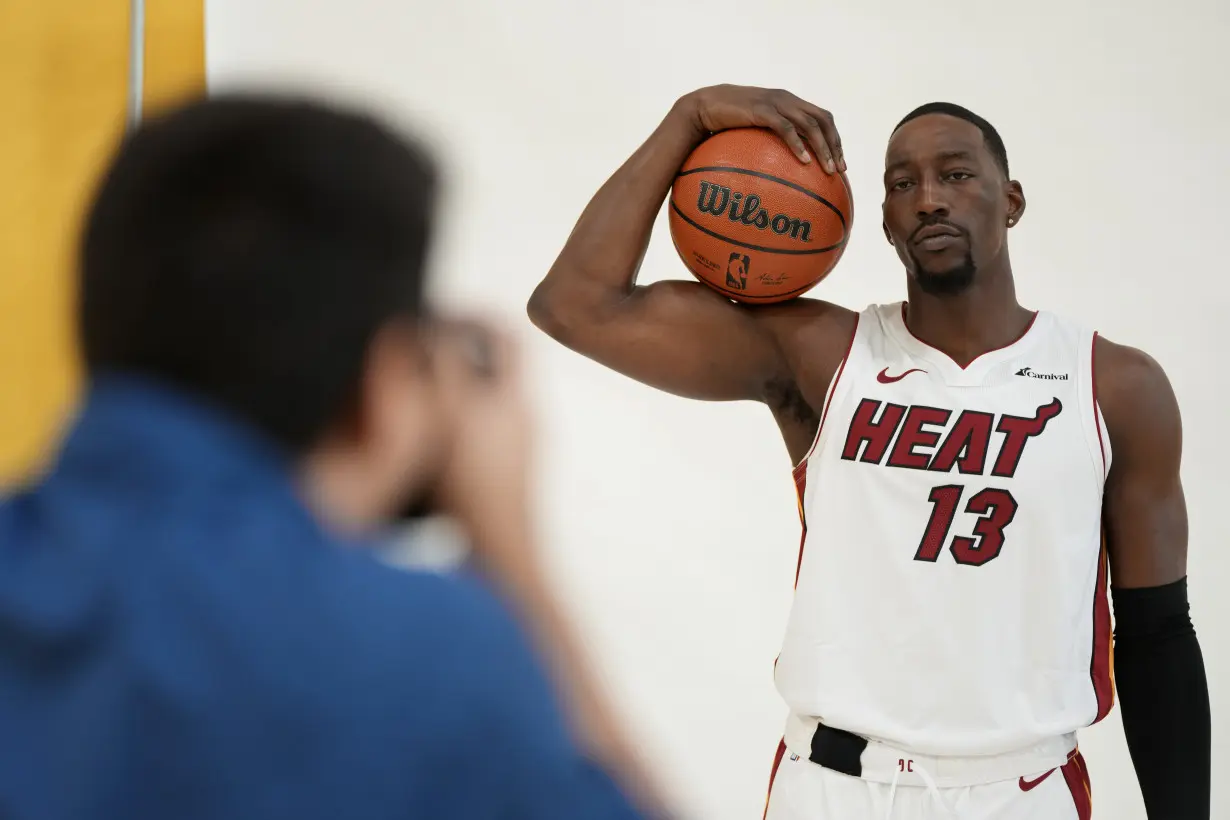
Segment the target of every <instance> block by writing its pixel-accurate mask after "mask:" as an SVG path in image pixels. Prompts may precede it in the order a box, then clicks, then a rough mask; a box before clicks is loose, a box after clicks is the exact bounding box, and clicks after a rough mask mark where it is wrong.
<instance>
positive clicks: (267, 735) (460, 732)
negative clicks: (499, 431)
mask: <svg viewBox="0 0 1230 820" xmlns="http://www.w3.org/2000/svg"><path fill="white" fill-rule="evenodd" d="M359 546H360V545H357V544H347V543H343V542H341V541H339V540H338V539H337V538H336V537H334V536H332V535H330V534H328V533H326V532H325V531H324V530H323V529H322V528H321V527H320V526H318V524H317V523H316V521H315V520H313V518H312V517H311V516H310V515H309V514H308V512H307V510H306V509H305V508H304V506H303V505H302V504H301V503H300V501H299V500H298V498H297V497H296V494H295V491H294V488H293V486H292V483H291V476H290V473H289V470H288V468H287V465H286V464H285V463H284V461H283V459H281V458H280V457H279V456H278V455H277V454H276V453H275V451H274V449H273V448H272V447H270V446H269V445H267V444H266V443H265V442H264V441H263V440H262V439H261V438H260V437H258V436H257V435H255V434H253V433H250V432H249V431H247V430H246V429H245V428H244V427H243V426H242V425H239V424H235V423H233V422H232V421H230V420H228V419H226V418H224V417H223V416H222V415H221V414H218V413H214V412H212V411H211V410H208V409H206V408H205V407H204V406H202V405H201V404H199V403H196V402H194V401H191V400H189V399H187V398H186V397H184V396H181V395H179V394H177V393H175V392H174V391H170V390H167V389H164V388H160V387H156V386H154V385H152V384H148V383H143V382H141V381H140V380H135V379H125V378H115V377H111V378H107V379H103V380H100V381H98V382H97V383H96V384H95V385H93V386H92V387H91V389H90V391H89V393H88V395H87V397H86V401H85V403H84V406H83V408H82V412H81V413H80V415H79V416H78V418H77V419H76V420H75V422H74V424H73V426H72V428H71V429H70V431H69V435H68V436H67V439H66V442H65V444H64V446H63V448H62V450H61V452H60V453H59V455H58V458H57V459H56V461H55V462H54V464H53V465H52V468H51V470H50V471H49V473H48V475H47V476H46V477H45V479H43V480H42V481H41V482H40V483H38V484H37V485H35V486H33V487H31V488H30V489H28V490H25V491H23V492H21V493H19V494H17V495H14V496H11V497H7V498H3V499H0V817H3V818H5V820H70V818H71V820H108V819H109V818H115V820H140V819H141V818H156V820H193V818H219V819H221V818H225V820H246V819H247V818H287V819H288V820H311V819H312V818H321V819H322V820H324V819H325V818H327V820H366V818H371V820H376V818H381V820H383V819H384V818H424V820H425V819H426V818H450V819H451V820H469V818H475V819H476V820H477V818H497V817H498V818H509V820H512V819H513V818H562V819H563V818H566V820H581V819H582V818H629V817H633V816H634V813H633V810H632V809H631V808H630V807H629V806H628V804H627V803H626V802H625V800H624V798H623V797H622V796H621V795H620V793H619V792H618V791H617V790H616V788H615V787H614V786H613V784H612V783H611V782H610V780H608V779H607V778H606V777H605V776H604V774H603V773H602V772H601V771H600V770H599V769H597V768H596V767H595V766H593V765H591V764H590V763H589V762H587V761H586V760H585V759H584V758H583V757H582V756H581V755H580V754H579V753H578V751H577V750H576V749H575V748H574V747H573V745H572V744H571V743H570V740H569V738H568V737H567V735H566V732H565V728H564V726H563V722H562V719H561V716H560V714H559V712H558V711H557V708H556V705H555V703H554V702H553V696H552V692H551V689H550V686H549V684H548V681H547V679H546V677H545V675H544V674H543V671H542V669H541V668H540V666H539V664H538V661H537V659H536V658H535V657H534V656H533V655H532V653H531V651H530V649H529V647H528V644H527V641H526V640H525V638H524V637H523V635H522V634H521V633H520V632H519V630H518V628H517V627H516V626H515V625H514V623H513V622H512V620H511V619H510V617H509V614H508V612H507V611H506V610H505V609H504V608H503V607H502V605H501V604H500V603H499V602H498V601H497V600H496V599H495V598H494V597H493V595H492V594H491V593H490V592H489V591H488V590H487V589H486V588H484V586H482V585H481V584H480V583H478V582H477V581H476V580H474V579H469V578H466V577H464V576H460V575H454V576H447V575H439V574H430V573H414V572H406V571H403V570H399V569H394V568H391V567H387V566H385V565H382V564H381V563H379V562H378V561H377V560H375V559H374V558H373V557H372V556H371V554H370V553H369V552H367V551H365V550H363V549H361V548H359Z"/></svg>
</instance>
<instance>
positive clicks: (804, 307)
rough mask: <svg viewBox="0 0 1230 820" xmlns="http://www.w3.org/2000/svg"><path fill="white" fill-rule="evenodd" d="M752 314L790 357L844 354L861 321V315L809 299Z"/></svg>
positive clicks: (759, 308)
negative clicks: (831, 353)
mask: <svg viewBox="0 0 1230 820" xmlns="http://www.w3.org/2000/svg"><path fill="white" fill-rule="evenodd" d="M748 310H749V311H750V312H751V313H752V315H753V316H754V317H755V319H756V320H757V322H758V323H759V324H760V325H761V326H762V327H764V328H766V329H767V330H768V331H769V332H770V333H771V334H772V336H773V337H774V339H775V340H776V341H777V343H778V345H779V346H780V347H781V348H782V350H783V351H784V352H786V353H787V355H788V356H790V355H791V354H799V353H803V352H806V353H807V354H808V357H809V358H810V357H814V356H816V355H817V354H819V355H821V356H823V355H824V352H825V351H829V350H831V351H832V352H833V353H836V354H838V355H841V354H844V351H845V349H846V348H847V347H848V345H849V342H850V338H851V336H852V335H853V334H854V330H855V327H856V326H857V325H858V321H859V312H858V311H854V310H851V309H850V308H847V307H843V306H842V305H838V304H835V303H833V302H828V301H825V300H823V299H809V298H806V297H800V298H798V299H791V300H790V301H788V302H780V303H777V304H771V305H758V306H754V307H749V308H748Z"/></svg>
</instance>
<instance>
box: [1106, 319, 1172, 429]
mask: <svg viewBox="0 0 1230 820" xmlns="http://www.w3.org/2000/svg"><path fill="white" fill-rule="evenodd" d="M1093 379H1094V390H1095V391H1096V395H1097V402H1098V406H1099V408H1100V409H1101V411H1102V415H1103V416H1104V417H1105V418H1106V430H1107V433H1108V434H1109V435H1110V437H1111V441H1112V443H1114V444H1115V445H1116V446H1117V447H1119V448H1120V449H1122V446H1123V443H1124V442H1125V441H1126V440H1128V439H1134V438H1142V437H1146V438H1151V437H1153V435H1154V434H1157V433H1161V434H1162V435H1164V436H1165V437H1167V438H1169V437H1171V436H1172V435H1173V432H1176V431H1177V430H1178V429H1179V427H1180V424H1181V422H1180V418H1179V406H1178V400H1177V398H1176V397H1175V393H1174V388H1173V386H1172V385H1171V383H1170V378H1169V377H1168V376H1167V375H1166V371H1165V369H1164V368H1163V367H1162V365H1161V364H1160V363H1158V361H1157V360H1156V359H1155V358H1153V356H1151V355H1150V354H1149V353H1147V352H1145V351H1144V350H1141V349H1140V348H1138V347H1133V346H1131V345H1126V344H1121V343H1118V342H1114V341H1112V340H1110V339H1107V338H1105V337H1104V336H1102V335H1100V334H1099V335H1098V336H1096V337H1095V338H1094V346H1093Z"/></svg>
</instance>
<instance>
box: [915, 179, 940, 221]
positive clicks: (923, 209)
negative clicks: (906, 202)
mask: <svg viewBox="0 0 1230 820" xmlns="http://www.w3.org/2000/svg"><path fill="white" fill-rule="evenodd" d="M914 191H915V194H914V196H915V199H914V207H915V209H916V211H917V213H918V218H919V219H920V220H924V221H925V220H927V219H930V218H933V217H936V216H948V200H947V199H945V198H944V192H943V188H942V186H940V185H939V184H938V183H937V182H935V181H933V180H924V181H922V182H920V183H919V184H918V185H917V186H915V188H914Z"/></svg>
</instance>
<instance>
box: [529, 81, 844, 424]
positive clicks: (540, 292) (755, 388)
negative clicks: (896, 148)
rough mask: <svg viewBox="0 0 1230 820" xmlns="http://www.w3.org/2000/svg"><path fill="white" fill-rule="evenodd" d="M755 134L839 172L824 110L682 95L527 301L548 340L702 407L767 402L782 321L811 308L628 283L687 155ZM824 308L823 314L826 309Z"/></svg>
mask: <svg viewBox="0 0 1230 820" xmlns="http://www.w3.org/2000/svg"><path fill="white" fill-rule="evenodd" d="M742 126H761V127H766V128H771V129H773V130H774V131H776V132H777V133H778V134H780V135H781V136H782V137H783V139H785V140H786V142H787V144H788V145H790V147H791V148H792V149H793V150H794V151H795V153H796V154H797V155H798V156H799V158H800V159H801V160H803V161H804V162H819V163H821V164H822V165H823V166H824V167H825V169H826V170H828V171H830V172H831V173H832V172H836V171H839V170H844V169H845V162H844V160H843V159H842V155H841V145H840V142H839V141H838V138H837V133H836V130H835V129H834V128H833V123H832V118H831V117H830V116H829V114H828V113H827V112H826V111H823V110H822V109H820V108H817V107H815V106H813V105H811V104H810V103H807V102H804V101H803V100H800V99H799V98H797V97H795V96H794V95H793V94H790V93H788V92H785V91H773V90H766V89H759V88H746V87H740V86H717V87H714V88H706V89H701V90H699V91H695V92H692V93H691V94H688V95H685V96H684V97H682V98H680V100H679V101H678V102H677V103H676V104H675V105H674V106H673V107H672V108H671V111H670V113H669V114H667V116H666V118H665V119H664V120H663V121H662V123H661V124H660V125H659V126H658V128H657V129H656V130H655V131H654V132H653V134H652V135H651V136H650V137H649V139H648V140H646V141H645V143H644V144H643V145H641V147H640V148H639V149H638V150H637V151H636V153H634V154H633V155H632V156H631V157H630V158H629V159H628V160H627V161H626V162H625V163H624V164H623V166H622V167H620V169H619V170H618V171H616V172H615V174H614V175H613V176H611V178H610V179H609V180H607V182H606V184H604V185H603V186H602V188H601V189H599V191H598V193H597V194H595V195H594V197H593V199H592V200H591V201H590V203H589V205H588V207H587V208H586V209H585V211H584V213H582V215H581V218H580V220H579V221H578V222H577V224H576V227H575V228H574V229H573V232H572V235H571V236H570V237H569V239H568V242H567V244H566V245H565V246H564V249H563V251H562V252H561V253H560V255H559V257H558V258H557V259H556V261H555V264H554V265H553V266H552V267H551V270H550V272H549V273H548V274H547V276H546V278H545V279H544V280H543V281H542V283H541V284H539V286H538V288H537V289H536V290H535V291H534V294H533V296H532V297H531V298H530V301H529V306H528V310H529V315H530V318H531V320H532V321H533V322H534V324H535V325H537V326H538V327H539V328H541V329H542V330H543V331H545V332H546V333H548V334H550V335H551V336H552V337H554V338H555V339H556V340H558V341H560V342H561V343H563V344H565V345H567V346H568V347H570V348H572V349H573V350H576V351H577V352H579V353H581V354H582V355H585V356H587V357H589V358H591V359H594V360H595V361H597V362H599V363H601V364H603V365H606V366H607V367H610V368H612V369H614V370H616V371H619V372H621V373H623V374H625V375H627V376H629V377H631V378H634V379H637V380H638V381H641V382H644V383H646V384H649V385H651V386H653V387H657V388H659V389H661V390H665V391H668V392H671V393H674V394H677V395H680V396H685V397H689V398H695V399H704V400H714V401H722V400H739V399H766V398H767V397H768V396H767V393H768V392H771V391H772V388H768V389H767V386H768V385H779V386H780V385H781V384H782V383H783V382H789V381H790V380H791V378H792V375H791V368H790V364H789V362H788V361H787V360H786V356H785V355H784V354H783V352H782V336H783V334H789V333H790V332H791V326H792V322H791V318H792V317H794V316H801V315H802V314H803V313H804V312H805V311H811V312H816V311H820V312H823V310H824V309H825V306H823V303H817V302H810V301H809V302H795V303H788V304H785V305H781V306H775V307H768V306H766V307H759V308H745V307H740V306H738V305H735V304H732V303H731V302H730V301H729V300H727V299H725V298H723V297H722V296H720V295H718V294H716V293H714V292H712V291H710V290H709V289H708V288H706V287H705V286H703V285H701V284H699V283H697V282H682V281H668V282H658V283H655V284H653V285H649V286H637V284H636V276H637V272H638V270H639V268H640V264H641V260H642V259H643V257H644V254H645V250H646V248H647V247H648V244H649V237H650V233H651V232H652V229H653V223H654V219H655V217H656V215H657V213H658V210H659V209H660V208H661V206H662V202H663V200H664V199H665V198H666V195H667V193H668V192H669V190H670V187H671V184H672V182H673V180H674V178H675V175H676V173H677V172H678V170H679V168H680V166H681V165H682V164H683V162H684V160H685V159H686V158H687V156H688V154H689V153H690V152H691V151H692V149H693V148H695V147H696V145H697V144H699V143H700V142H701V140H703V139H704V138H705V137H706V136H707V135H708V134H710V133H712V132H715V131H720V130H724V129H728V128H736V127H742ZM830 307H831V306H830Z"/></svg>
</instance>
